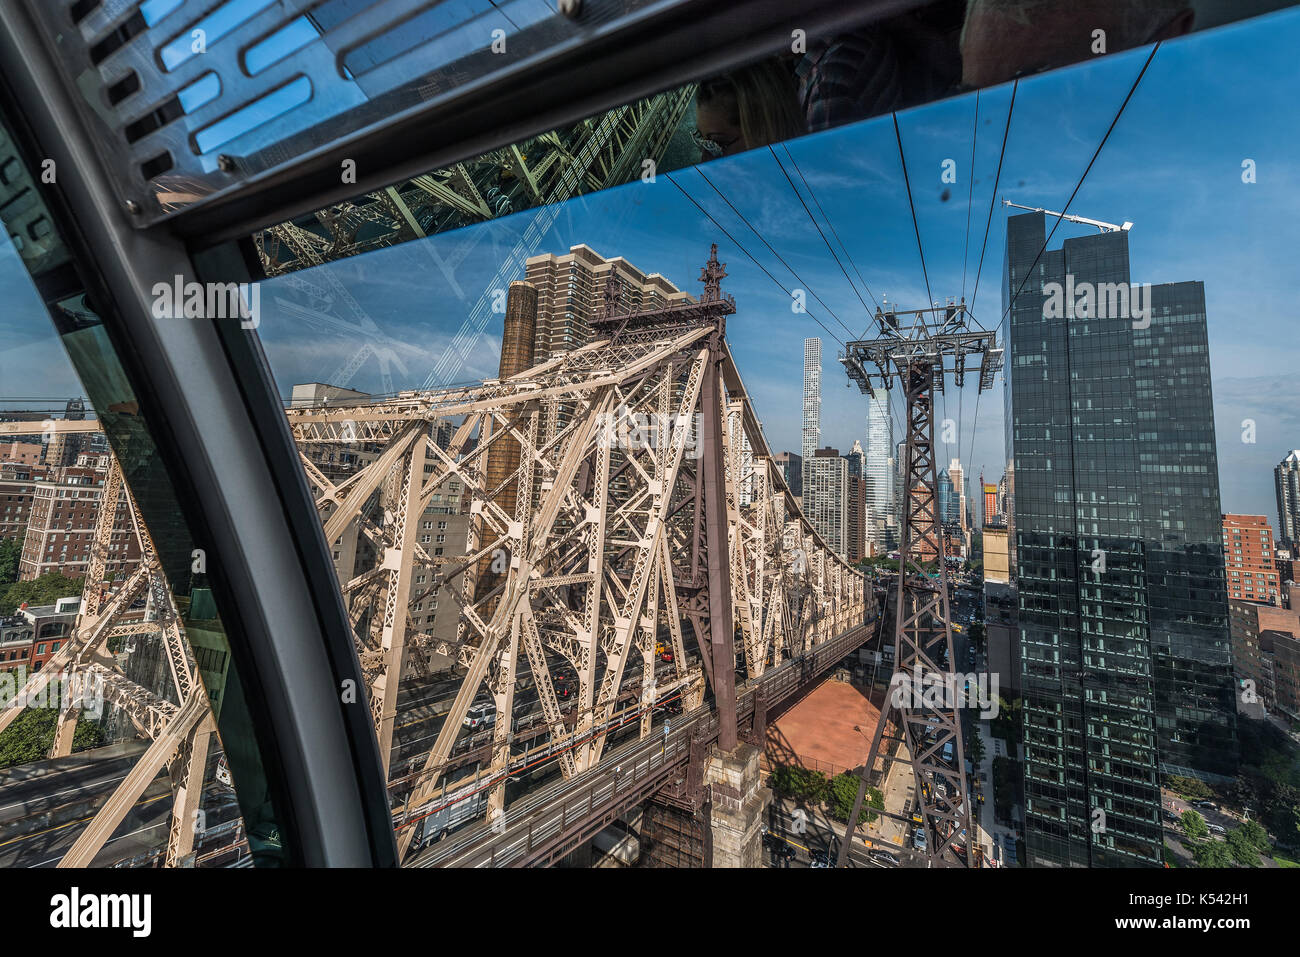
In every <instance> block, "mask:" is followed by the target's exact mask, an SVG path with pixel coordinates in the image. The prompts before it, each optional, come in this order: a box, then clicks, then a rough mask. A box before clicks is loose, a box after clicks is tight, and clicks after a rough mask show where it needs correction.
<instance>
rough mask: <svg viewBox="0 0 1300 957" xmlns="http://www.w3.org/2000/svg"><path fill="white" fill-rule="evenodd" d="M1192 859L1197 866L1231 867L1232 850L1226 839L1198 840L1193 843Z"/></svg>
mask: <svg viewBox="0 0 1300 957" xmlns="http://www.w3.org/2000/svg"><path fill="white" fill-rule="evenodd" d="M1192 859H1193V860H1195V861H1196V866H1197V867H1231V866H1232V851H1230V850H1229V849H1228V845H1227V843H1226V842H1224V841H1197V842H1194V843H1193V844H1192Z"/></svg>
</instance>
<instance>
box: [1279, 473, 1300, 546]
mask: <svg viewBox="0 0 1300 957" xmlns="http://www.w3.org/2000/svg"><path fill="white" fill-rule="evenodd" d="M1273 489H1274V491H1275V492H1276V494H1277V534H1278V536H1279V537H1280V538H1281V540H1282V541H1283V542H1285V543H1286V544H1287V545H1291V544H1294V543H1295V542H1297V541H1298V540H1300V538H1298V536H1300V449H1292V450H1291V451H1290V452H1289V453H1287V456H1286V458H1284V459H1283V460H1282V461H1281V462H1279V463H1278V464H1277V466H1276V467H1275V468H1274V469H1273Z"/></svg>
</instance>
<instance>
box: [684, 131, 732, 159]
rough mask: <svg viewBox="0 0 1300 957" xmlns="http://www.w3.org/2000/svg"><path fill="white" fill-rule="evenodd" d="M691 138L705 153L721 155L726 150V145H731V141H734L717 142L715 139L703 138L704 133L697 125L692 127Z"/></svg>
mask: <svg viewBox="0 0 1300 957" xmlns="http://www.w3.org/2000/svg"><path fill="white" fill-rule="evenodd" d="M691 140H692V141H693V142H694V143H695V145H696V146H698V147H699V148H700V149H701V150H703V151H704V152H705V153H708V154H709V155H710V156H721V155H722V154H723V153H725V152H726V151H727V147H728V146H731V145H732V143H735V142H736V141H735V140H734V139H733V140H731V141H730V142H729V143H726V144H723V143H719V142H718V141H717V140H709V139H705V138H704V134H703V133H701V132H700V128H699V127H698V126H696V127H694V128H692V130H691Z"/></svg>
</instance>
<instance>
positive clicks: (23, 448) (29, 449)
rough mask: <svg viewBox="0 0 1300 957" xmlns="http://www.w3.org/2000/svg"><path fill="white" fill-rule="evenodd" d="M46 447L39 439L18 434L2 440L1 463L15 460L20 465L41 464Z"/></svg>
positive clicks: (0, 449) (0, 447)
mask: <svg viewBox="0 0 1300 957" xmlns="http://www.w3.org/2000/svg"><path fill="white" fill-rule="evenodd" d="M43 449H44V447H43V446H42V445H41V443H40V440H39V439H32V438H29V437H27V436H18V437H16V438H13V439H6V440H5V441H4V442H0V463H5V462H14V463H16V464H18V465H39V464H40V461H41V453H42V451H43Z"/></svg>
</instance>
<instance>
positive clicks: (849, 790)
mask: <svg viewBox="0 0 1300 957" xmlns="http://www.w3.org/2000/svg"><path fill="white" fill-rule="evenodd" d="M861 783H862V779H861V778H859V777H858V776H857V775H856V774H850V773H849V772H847V771H845V772H844V773H843V774H837V775H835V777H833V778H831V782H830V787H829V794H828V795H827V798H826V803H827V806H828V808H829V810H830V815H831V817H833V818H835V820H837V821H847V820H848V819H849V815H850V814H851V813H852V812H853V802H854V801H855V800H857V797H858V787H859V786H860V785H861ZM862 803H863V807H862V809H861V810H860V811H859V812H858V823H859V824H863V823H866V824H870V823H872V822H874V821H875V820H876V815H875V814H874V813H872V812H870V811H868V810H867V808H871V807H874V808H876V809H878V810H884V807H885V797H884V795H883V794H881V793H880V789H879V788H873V787H868V788H867V796H866V800H864V801H863V802H862Z"/></svg>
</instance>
